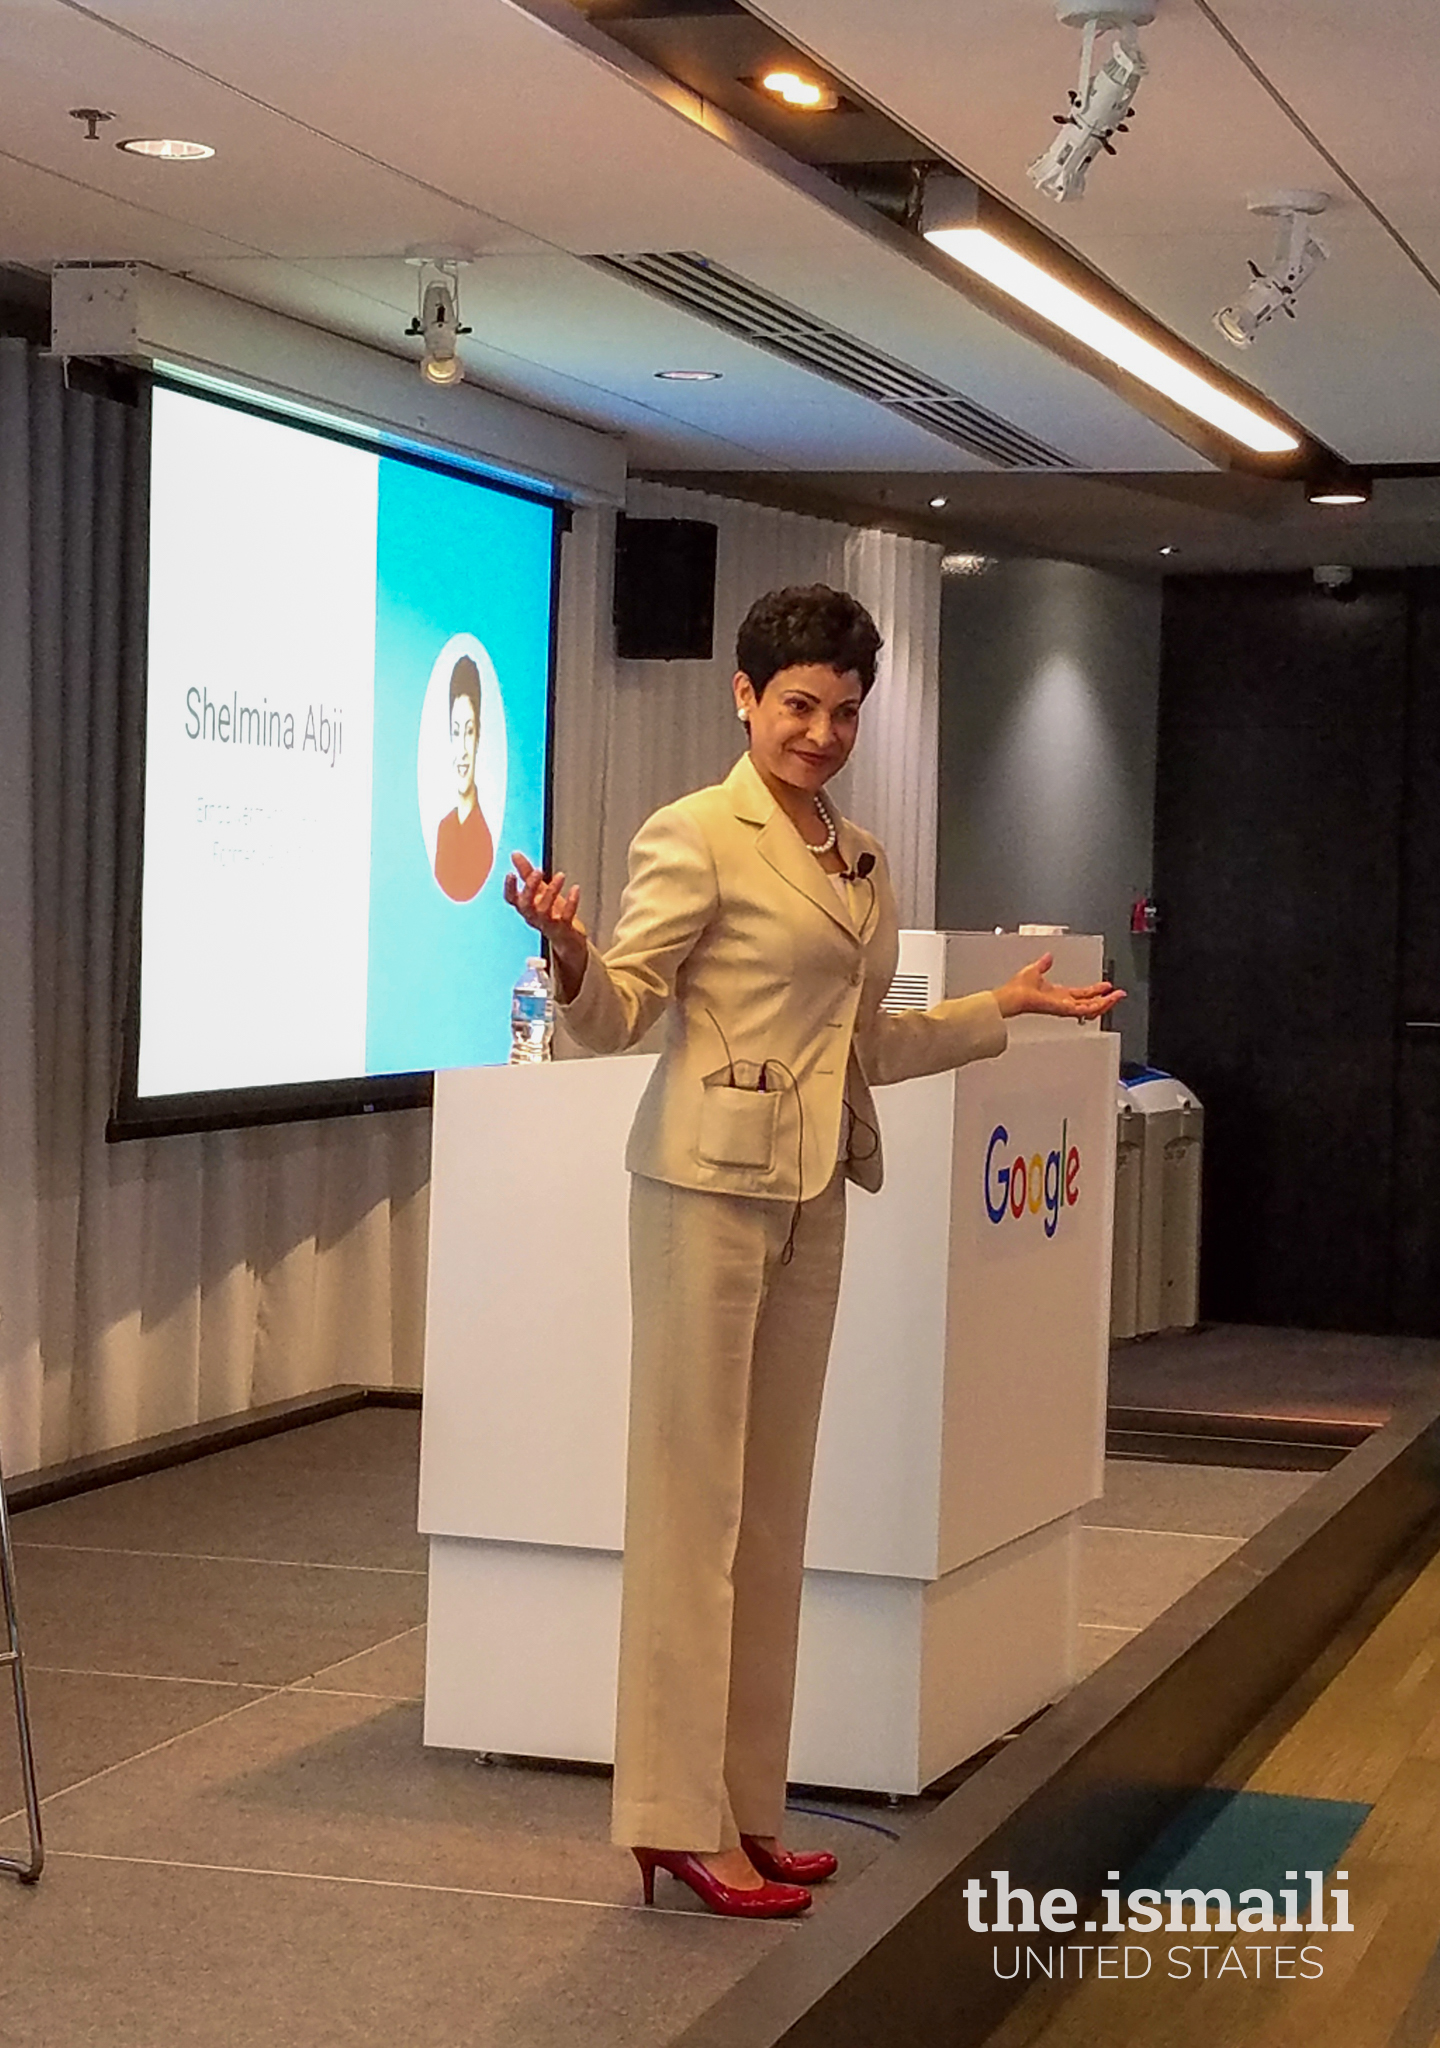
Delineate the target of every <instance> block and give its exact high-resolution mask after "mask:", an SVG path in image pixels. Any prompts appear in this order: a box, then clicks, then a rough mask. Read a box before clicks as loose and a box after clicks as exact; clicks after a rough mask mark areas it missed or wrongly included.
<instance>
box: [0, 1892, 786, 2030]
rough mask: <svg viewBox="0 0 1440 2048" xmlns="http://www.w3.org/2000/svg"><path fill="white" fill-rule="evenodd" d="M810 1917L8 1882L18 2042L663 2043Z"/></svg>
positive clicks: (10, 1991) (10, 2015)
mask: <svg viewBox="0 0 1440 2048" xmlns="http://www.w3.org/2000/svg"><path fill="white" fill-rule="evenodd" d="M82 1930H83V1932H82ZM806 1931H807V1930H805V1929H804V1928H803V1927H797V1926H785V1927H776V1926H774V1925H773V1924H772V1925H771V1926H768V1927H765V1926H761V1927H754V1926H744V1925H737V1924H736V1923H734V1922H721V1921H717V1920H715V1919H713V1918H711V1917H709V1916H706V1917H705V1918H703V1919H702V1918H699V1917H697V1916H694V1915H691V1914H679V1913H645V1912H643V1911H634V1912H612V1911H605V1910H586V1911H578V1910H576V1909H574V1908H568V1909H566V1908H558V1907H553V1906H544V1905H530V1904H526V1903H523V1902H517V1901H508V1900H507V1901H497V1900H487V1899H476V1898H467V1897H456V1896H454V1895H453V1894H447V1893H445V1892H443V1891H429V1892H416V1891H407V1890H403V1889H397V1888H393V1887H381V1886H375V1885H370V1884H339V1883H334V1882H319V1883H315V1882H308V1881H305V1880H300V1879H293V1878H283V1877H265V1878H260V1877H252V1876H248V1875H234V1874H231V1873H227V1872H221V1871H210V1870H176V1869H162V1868H153V1867H149V1866H145V1865H137V1864H128V1865H125V1864H114V1863H97V1862H89V1861H81V1860H70V1859H68V1858H66V1857H64V1856H56V1857H55V1858H54V1860H53V1861H52V1863H51V1866H50V1868H49V1870H48V1871H47V1873H46V1875H45V1877H44V1878H43V1879H42V1881H41V1883H40V1885H39V1886H38V1887H37V1888H36V1889H35V1890H34V1891H28V1892H25V1891H21V1889H20V1888H19V1887H18V1886H7V1887H3V1888H0V1954H3V1956H4V1976H5V1985H4V1994H3V1996H4V2028H5V2038H6V2040H7V2041H12V2042H15V2043H16V2044H21V2043H24V2044H35V2048H41V2044H43V2048H161V2044H163V2048H380V2044H386V2048H388V2044H392V2043H403V2044H404V2048H461V2044H463V2048H574V2044H575V2043H577V2042H583V2043H584V2044H585V2048H663V2044H664V2043H667V2042H669V2041H671V2040H673V2039H674V2037H675V2035H676V2034H678V2033H679V2032H680V2031H681V2029H682V2028H683V2027H684V2026H685V2025H687V2024H688V2023H689V2021H691V2020H692V2019H694V2018H695V2017H696V2016H697V2015H698V2014H700V2013H701V2012H703V2011H704V2009H705V2008H706V2007H707V2006H709V2005H710V2004H712V2003H713V2002H714V2000H715V1999H716V1998H718V1997H719V1996H720V1994H721V1993H722V1992H723V1991H724V1990H726V1989H727V1988H728V1986H729V1985H730V1984H731V1983H733V1982H734V1981H735V1980H736V1979H737V1978H738V1977H740V1976H742V1975H743V1974H744V1973H745V1971H746V1970H748V1969H750V1968H751V1967H752V1966H753V1965H754V1964H755V1963H756V1962H757V1961H758V1960H759V1959H760V1957H761V1956H762V1955H764V1954H766V1953H767V1952H768V1951H769V1950H770V1949H772V1948H774V1947H775V1946H777V1945H778V1943H779V1942H781V1941H785V1940H794V1939H804V1937H805V1933H806Z"/></svg>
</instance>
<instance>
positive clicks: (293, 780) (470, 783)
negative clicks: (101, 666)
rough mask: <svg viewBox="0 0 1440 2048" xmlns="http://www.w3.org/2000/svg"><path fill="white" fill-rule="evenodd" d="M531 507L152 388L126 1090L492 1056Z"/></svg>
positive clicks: (532, 560)
mask: <svg viewBox="0 0 1440 2048" xmlns="http://www.w3.org/2000/svg"><path fill="white" fill-rule="evenodd" d="M553 533H554V513H553V510H552V508H551V507H550V506H549V505H546V504H541V503H539V502H536V501H534V500H532V499H528V498H524V497H519V496H515V495H513V494H511V493H507V492H503V491H500V490H496V489H493V488H490V487H487V486H485V485H481V484H477V483H474V482H471V481H470V480H469V479H468V478H464V477H459V476H455V475H452V474H448V473H444V472H441V471H437V470H435V469H432V468H427V467H424V466H421V465H418V464H415V463H411V462H407V461H405V460H403V459H400V458H397V457H392V456H389V455H380V454H378V453H376V452H375V451H373V450H368V449H365V448H361V447H355V446H351V445H349V444H347V443H344V442H341V441H336V440H332V439H328V438H326V437H325V436H323V435H320V434H316V433H311V432H307V431H306V430H304V429H303V428H297V427H294V426H290V425H286V424H284V423H282V422H279V421H276V420H270V419H262V418H258V417H256V416H254V415H252V414H250V413H246V412H243V411H240V410H237V409H236V408H233V407H229V406H226V405H223V404H219V403H214V402H211V401H209V400H205V399H200V398H195V397H191V396H189V395H187V394H181V393H178V392H174V391H171V390H168V389H158V390H157V391H156V392H155V394H154V427H153V454H152V467H151V527H150V648H149V679H148V702H147V715H146V760H145V813H144V832H145V838H144V869H143V885H142V891H141V896H142V931H141V957H140V1037H139V1057H138V1082H137V1094H138V1095H139V1096H140V1097H141V1098H145V1097H150V1096H169V1095H176V1094H190V1093H197V1092H202V1091H203V1092H210V1091H215V1090H229V1089H245V1088H256V1087H267V1086H274V1085H277V1084H295V1083H304V1082H308V1081H333V1080H345V1079H349V1078H351V1077H362V1076H377V1075H382V1074H397V1073H412V1072H419V1071H427V1070H429V1069H432V1068H436V1067H451V1066H471V1065H479V1064H483V1063H486V1062H494V1061H500V1060H503V1059H505V1058H506V1056H507V1054H508V1050H509V1043H510V1025H509V995H510V990H511V987H512V986H513V984H514V982H515V980H516V978H517V977H518V975H519V974H520V972H521V970H522V969H523V966H524V962H525V958H526V955H527V953H528V952H529V951H530V949H531V941H530V935H529V933H528V932H527V931H526V929H525V927H524V926H523V925H522V924H521V923H520V921H519V919H518V918H517V917H516V916H515V913H514V912H513V911H512V910H510V909H509V908H508V907H507V905H506V904H505V903H504V901H503V898H502V895H501V880H502V877H503V874H504V870H505V868H506V866H507V864H508V860H509V854H510V850H511V848H512V847H522V848H529V849H531V850H532V851H534V852H538V850H539V848H540V846H541V843H542V836H543V831H544V816H545V760H546V721H547V716H548V700H549V661H550V606H551V566H552V548H553Z"/></svg>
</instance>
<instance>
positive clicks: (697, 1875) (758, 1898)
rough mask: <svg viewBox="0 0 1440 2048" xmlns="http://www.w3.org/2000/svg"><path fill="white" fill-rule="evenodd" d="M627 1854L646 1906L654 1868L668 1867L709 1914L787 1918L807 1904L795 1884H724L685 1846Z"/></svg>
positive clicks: (807, 1896)
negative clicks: (631, 1858) (637, 1874)
mask: <svg viewBox="0 0 1440 2048" xmlns="http://www.w3.org/2000/svg"><path fill="white" fill-rule="evenodd" d="M631 1853H632V1854H633V1856H634V1858H635V1861H636V1862H637V1863H638V1864H639V1865H640V1875H641V1877H642V1879H643V1880H644V1884H645V1903H646V1905H647V1906H653V1905H654V1903H655V1873H656V1871H657V1870H668V1871H669V1873H670V1875H671V1876H672V1877H678V1878H679V1880H680V1882H681V1884H688V1885H689V1887H690V1889H691V1891H692V1892H694V1894H695V1896H696V1898H697V1899H699V1900H700V1901H701V1903H702V1904H704V1905H706V1906H708V1907H709V1908H710V1911H711V1912H712V1913H723V1914H726V1915H727V1916H728V1917H729V1918H731V1919H734V1920H788V1919H789V1918H790V1917H791V1916H792V1915H793V1914H795V1913H803V1912H804V1911H805V1910H806V1908H807V1907H808V1906H809V1904H810V1894H809V1892H807V1891H805V1890H803V1889H802V1888H801V1886H799V1885H798V1884H772V1883H770V1882H768V1881H767V1882H766V1883H764V1884H762V1885H757V1886H755V1887H753V1888H751V1889H750V1890H745V1889H743V1888H742V1887H741V1886H740V1885H734V1884H726V1883H725V1882H724V1881H723V1879H721V1878H718V1877H717V1876H716V1875H715V1873H714V1871H713V1870H711V1869H710V1867H709V1866H708V1864H704V1863H702V1862H701V1861H700V1858H699V1857H698V1856H692V1855H691V1854H690V1853H689V1851H688V1850H686V1849H635V1850H632V1852H631Z"/></svg>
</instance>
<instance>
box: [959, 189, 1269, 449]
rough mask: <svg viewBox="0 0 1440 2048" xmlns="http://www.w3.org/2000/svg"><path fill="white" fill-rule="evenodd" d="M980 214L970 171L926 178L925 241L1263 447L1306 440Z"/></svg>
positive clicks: (1187, 407)
mask: <svg viewBox="0 0 1440 2048" xmlns="http://www.w3.org/2000/svg"><path fill="white" fill-rule="evenodd" d="M979 218H980V195H979V193H978V192H977V190H976V188H975V187H974V185H972V184H971V183H970V181H969V179H966V178H960V177H958V176H957V177H947V178H943V179H939V178H937V179H932V180H931V181H930V183H929V184H928V185H927V187H926V192H925V211H924V221H923V232H924V236H925V239H926V241H927V242H929V243H930V244H931V245H932V246H933V247H934V248H936V249H939V250H940V251H942V253H943V254H944V255H946V256H949V257H952V258H953V259H954V261H955V262H956V263H959V264H961V265H962V266H963V267H964V268H965V269H966V270H968V271H970V272H971V273H972V274H973V275H974V276H976V277H980V278H983V279H984V280H985V282H986V283H987V284H989V285H993V286H994V287H995V289H996V290H997V291H1001V292H1004V293H1005V295H1006V297H1007V298H1011V299H1014V300H1015V301H1016V302H1017V303H1018V304H1019V305H1022V306H1026V307H1028V308H1029V310H1030V311H1031V312H1032V313H1037V314H1038V315H1039V316H1040V318H1041V319H1042V320H1045V321H1048V322H1049V324H1050V325H1051V326H1052V327H1056V328H1058V329H1059V330H1060V332H1061V333H1062V334H1068V335H1069V336H1070V337H1071V338H1072V340H1075V341H1078V342H1079V343H1080V344H1081V345H1082V347H1084V348H1088V349H1091V350H1093V352H1094V353H1095V354H1096V355H1097V356H1101V357H1103V359H1104V360H1105V361H1106V362H1108V363H1114V364H1115V366H1116V367H1117V368H1118V369H1121V370H1124V371H1126V372H1127V374H1128V375H1130V376H1132V377H1134V378H1136V379H1138V381H1139V382H1140V383H1142V384H1148V385H1149V387H1150V389H1151V390H1152V391H1158V392H1159V393H1160V394H1161V395H1162V396H1163V397H1165V398H1168V399H1169V400H1170V401H1171V403H1172V404H1174V405H1178V406H1180V407H1181V408H1182V409H1183V410H1184V411H1185V412H1188V413H1191V414H1193V415H1194V417H1195V418H1196V419H1200V420H1204V421H1206V423H1207V424H1208V425H1210V426H1212V427H1218V428H1219V430H1220V432H1221V433H1222V434H1226V435H1228V436H1229V437H1230V439H1231V440H1234V441H1239V442H1240V443H1241V445H1242V446H1243V447H1246V448H1253V449H1254V450H1255V452H1256V453H1257V454H1260V455H1287V454H1292V453H1293V452H1294V451H1295V450H1296V449H1297V448H1298V447H1299V446H1300V443H1299V440H1298V439H1297V437H1296V436H1295V435H1294V434H1292V433H1291V432H1290V431H1289V430H1288V428H1285V427H1282V426H1281V425H1280V424H1279V423H1278V421H1275V420H1270V419H1266V417H1265V416H1264V414H1263V413H1259V412H1256V411H1255V410H1254V409H1253V407H1251V406H1248V405H1245V404H1243V403H1242V402H1241V400H1240V399H1238V398H1235V397H1232V395H1231V394H1230V393H1229V392H1228V391H1226V390H1224V389H1222V387H1221V386H1220V385H1218V384H1212V383H1211V382H1210V381H1209V379H1208V378H1206V377H1202V376H1201V375H1200V374H1199V372H1198V371H1195V370H1192V369H1191V368H1190V367H1189V365H1188V364H1187V363H1183V362H1180V361H1179V360H1178V359H1177V358H1176V357H1175V356H1172V355H1169V354H1167V352H1166V351H1165V350H1164V349H1163V348H1159V347H1157V346H1156V344H1155V343H1154V342H1153V341H1150V340H1148V339H1147V338H1146V337H1145V336H1144V335H1143V334H1140V333H1138V332H1137V331H1136V329H1135V328H1133V327H1128V326H1127V325H1126V324H1125V322H1124V321H1123V320H1117V319H1116V318H1115V316H1114V314H1113V313H1107V312H1105V311H1104V310H1103V308H1101V307H1100V306H1097V305H1096V304H1095V303H1094V302H1093V300H1090V299H1087V298H1085V297H1083V296H1082V295H1081V294H1080V293H1079V292H1077V291H1074V290H1072V289H1071V287H1070V286H1069V285H1067V284H1062V283H1061V282H1060V280H1059V278H1058V277H1052V276H1051V274H1050V272H1049V271H1048V270H1042V269H1041V267H1040V265H1039V264H1038V263H1032V262H1031V260H1030V258H1029V257H1028V256H1022V255H1021V254H1020V252H1019V250H1018V249H1012V248H1011V247H1010V245H1009V243H1008V242H1004V241H1002V240H1001V239H1000V237H999V236H998V235H995V234H992V233H991V232H990V230H989V229H988V228H985V227H981V226H979V225H977V222H978V220H979Z"/></svg>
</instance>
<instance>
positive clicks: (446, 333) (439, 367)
mask: <svg viewBox="0 0 1440 2048" xmlns="http://www.w3.org/2000/svg"><path fill="white" fill-rule="evenodd" d="M410 260H411V261H412V262H414V263H417V264H418V266H419V271H420V307H419V311H418V312H417V313H416V315H415V318H414V319H413V320H412V321H411V322H410V325H409V326H408V327H407V328H406V329H405V332H406V334H407V335H419V336H420V338H421V340H422V341H423V343H424V348H423V351H422V353H421V357H420V374H421V376H422V377H424V378H425V379H426V381H427V382H428V383H431V384H458V383H460V382H461V380H462V379H463V377H464V375H465V369H464V365H463V364H462V363H461V361H460V358H459V356H458V355H456V353H455V344H456V342H457V340H458V339H459V337H460V336H461V335H462V334H469V333H471V332H472V331H473V330H472V329H471V328H469V327H465V326H462V325H461V321H460V274H459V261H458V259H456V258H453V257H444V258H437V259H433V260H432V259H430V258H428V257H412V258H411V259H410Z"/></svg>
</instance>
